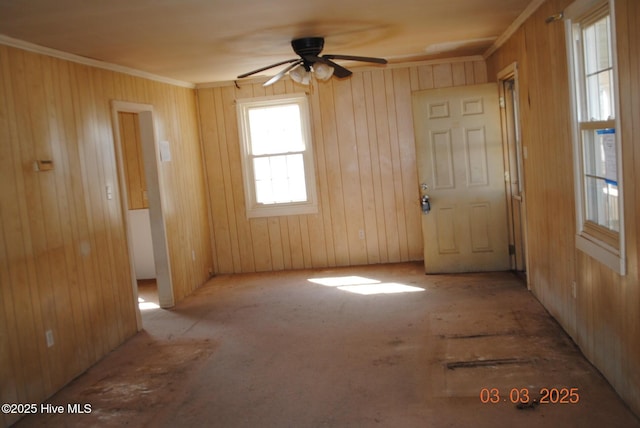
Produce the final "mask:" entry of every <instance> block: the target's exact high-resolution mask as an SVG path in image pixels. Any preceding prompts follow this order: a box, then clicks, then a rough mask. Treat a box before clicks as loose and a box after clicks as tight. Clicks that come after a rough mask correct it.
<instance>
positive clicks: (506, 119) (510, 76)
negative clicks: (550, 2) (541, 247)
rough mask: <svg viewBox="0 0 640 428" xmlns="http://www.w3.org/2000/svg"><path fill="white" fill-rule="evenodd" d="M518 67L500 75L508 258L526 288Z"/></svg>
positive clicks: (515, 66)
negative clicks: (524, 282)
mask: <svg viewBox="0 0 640 428" xmlns="http://www.w3.org/2000/svg"><path fill="white" fill-rule="evenodd" d="M517 71H518V69H517V65H516V64H515V63H514V64H511V65H510V66H508V67H507V68H505V69H504V70H502V71H501V72H500V73H499V74H498V82H499V91H500V116H501V127H502V141H503V151H504V155H503V156H504V166H505V187H506V189H505V190H506V197H507V221H508V228H509V257H510V263H511V270H512V271H514V272H515V273H517V274H518V275H519V276H522V277H524V278H525V280H526V282H527V287H529V280H528V277H527V265H528V260H527V233H526V199H525V186H524V162H523V161H524V158H525V157H526V153H525V152H524V151H523V146H522V139H521V134H520V116H519V108H518V73H517Z"/></svg>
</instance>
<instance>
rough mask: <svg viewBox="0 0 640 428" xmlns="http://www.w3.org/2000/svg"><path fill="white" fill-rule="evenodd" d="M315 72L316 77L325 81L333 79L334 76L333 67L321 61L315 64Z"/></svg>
mask: <svg viewBox="0 0 640 428" xmlns="http://www.w3.org/2000/svg"><path fill="white" fill-rule="evenodd" d="M313 72H314V74H315V76H316V79H318V80H322V81H323V82H324V81H327V80H329V79H331V76H333V67H331V66H330V65H327V64H325V63H322V62H321V63H319V64H314V66H313Z"/></svg>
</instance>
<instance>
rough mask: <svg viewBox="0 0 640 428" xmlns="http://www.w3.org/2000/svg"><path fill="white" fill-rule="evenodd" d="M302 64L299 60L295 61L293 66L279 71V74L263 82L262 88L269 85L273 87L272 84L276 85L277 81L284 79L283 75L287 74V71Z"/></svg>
mask: <svg viewBox="0 0 640 428" xmlns="http://www.w3.org/2000/svg"><path fill="white" fill-rule="evenodd" d="M301 63H302V60H301V59H299V58H298V59H297V60H296V62H294V63H293V64H291V65H290V66H288V67H286V68H284V69H282V70H281V71H280V73H278V74H276V75H275V76H273V77H272V78H271V79H269V80H267V81H266V82H264V83H263V84H262V86H269V85H273V84H274V83H276V82H277V81H278V80H280V79H282V78H283V77H284V75H285V74H287V73H288V72H289V70H292V69H293V68H294V67H297V66H298V65H300V64H301Z"/></svg>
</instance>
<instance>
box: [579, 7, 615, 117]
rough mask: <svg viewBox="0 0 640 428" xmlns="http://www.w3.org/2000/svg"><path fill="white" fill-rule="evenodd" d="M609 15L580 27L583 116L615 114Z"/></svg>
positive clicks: (609, 115)
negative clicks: (583, 80) (584, 102)
mask: <svg viewBox="0 0 640 428" xmlns="http://www.w3.org/2000/svg"><path fill="white" fill-rule="evenodd" d="M609 30H610V28H609V16H606V17H603V18H602V19H600V20H598V21H596V22H595V23H593V24H590V25H588V26H586V27H585V28H584V29H583V32H582V34H583V43H584V66H585V78H586V82H585V84H586V97H587V112H586V120H592V121H593V120H609V119H613V118H614V116H615V111H614V99H613V71H612V68H613V58H612V56H611V41H610V38H609Z"/></svg>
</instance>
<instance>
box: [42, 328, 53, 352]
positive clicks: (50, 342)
mask: <svg viewBox="0 0 640 428" xmlns="http://www.w3.org/2000/svg"><path fill="white" fill-rule="evenodd" d="M44 337H45V338H46V339H47V348H51V347H52V346H53V345H54V344H55V341H54V340H53V331H51V330H47V331H46V332H45V333H44Z"/></svg>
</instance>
